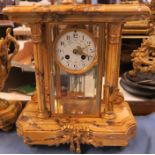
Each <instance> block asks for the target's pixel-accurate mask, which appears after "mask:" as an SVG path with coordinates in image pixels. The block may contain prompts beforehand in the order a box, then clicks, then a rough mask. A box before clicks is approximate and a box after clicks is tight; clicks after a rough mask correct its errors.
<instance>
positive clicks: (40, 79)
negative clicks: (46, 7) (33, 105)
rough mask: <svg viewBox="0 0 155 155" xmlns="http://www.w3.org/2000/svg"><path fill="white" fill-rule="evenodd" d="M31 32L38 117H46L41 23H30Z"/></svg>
mask: <svg viewBox="0 0 155 155" xmlns="http://www.w3.org/2000/svg"><path fill="white" fill-rule="evenodd" d="M30 26H31V33H32V41H33V47H34V60H35V75H36V90H37V97H38V117H40V118H46V117H48V116H49V113H48V110H47V107H46V100H45V82H44V79H45V78H44V64H43V58H44V56H43V55H44V53H43V51H44V50H43V49H42V46H41V44H42V40H41V39H42V31H41V24H40V23H35V24H32V25H30Z"/></svg>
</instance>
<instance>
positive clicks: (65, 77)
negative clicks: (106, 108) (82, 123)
mask: <svg viewBox="0 0 155 155" xmlns="http://www.w3.org/2000/svg"><path fill="white" fill-rule="evenodd" d="M96 68H97V67H94V68H93V69H91V70H90V71H89V72H87V73H85V74H82V75H72V74H67V73H65V72H63V71H62V70H61V71H60V81H59V80H58V78H56V81H55V83H56V87H57V86H60V89H57V92H56V95H55V113H59V114H78V115H79V114H84V115H89V114H91V115H92V114H97V110H96V82H97V79H96Z"/></svg>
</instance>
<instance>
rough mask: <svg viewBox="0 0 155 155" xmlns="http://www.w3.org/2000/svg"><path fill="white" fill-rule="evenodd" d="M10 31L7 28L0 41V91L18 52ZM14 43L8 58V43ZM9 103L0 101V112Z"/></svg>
mask: <svg viewBox="0 0 155 155" xmlns="http://www.w3.org/2000/svg"><path fill="white" fill-rule="evenodd" d="M10 33H11V29H10V28H8V29H7V31H6V37H5V39H4V38H2V39H0V90H2V89H3V87H4V84H5V81H6V79H7V78H8V75H9V72H10V69H11V60H12V59H13V57H14V56H15V55H16V54H17V52H18V50H19V45H18V43H17V41H16V39H15V38H14V37H13V36H11V34H10ZM11 42H12V43H14V46H15V48H14V51H13V54H12V55H11V56H9V47H10V43H11ZM8 105H9V103H8V102H7V101H4V100H2V99H0V110H2V109H5V108H7V107H8Z"/></svg>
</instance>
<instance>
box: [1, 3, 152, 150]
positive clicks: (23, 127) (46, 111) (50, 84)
mask: <svg viewBox="0 0 155 155" xmlns="http://www.w3.org/2000/svg"><path fill="white" fill-rule="evenodd" d="M139 8H140V9H139ZM3 12H4V13H5V14H7V15H9V16H10V17H11V19H12V20H14V21H18V22H21V23H28V24H29V25H30V26H31V32H32V40H33V43H34V58H35V67H36V84H37V95H36V96H35V97H34V98H33V99H32V101H30V102H29V103H27V105H26V107H25V108H24V110H23V111H22V113H21V115H20V117H19V118H18V120H17V133H18V135H20V136H23V137H24V142H25V143H26V144H29V145H36V144H37V145H59V144H65V143H68V144H70V149H71V150H73V151H76V152H77V153H80V151H81V150H80V144H81V143H82V144H91V145H93V146H95V147H102V146H126V145H127V144H128V141H129V140H130V139H131V138H132V137H133V136H134V135H135V130H136V122H135V119H134V117H133V115H132V113H131V110H130V108H129V106H128V104H127V103H126V102H125V101H124V98H123V95H122V94H121V93H120V92H119V89H118V76H119V65H120V47H121V29H122V23H123V22H124V21H126V20H133V19H135V20H136V19H139V18H147V17H149V15H150V12H149V8H148V7H146V6H143V5H138V4H136V5H130V4H129V5H108V6H107V5H97V6H95V5H80V7H79V5H65V6H64V5H58V6H48V7H43V6H29V7H22V6H17V7H9V8H6V9H4V10H3ZM129 12H130V13H129ZM73 24H74V25H87V26H88V27H87V30H88V31H89V32H91V33H92V34H94V35H95V36H97V38H98V40H97V55H98V57H97V66H98V70H97V74H96V77H95V78H96V79H97V80H96V81H97V84H96V101H97V102H96V101H95V109H96V112H95V114H91V113H86V115H85V114H79V113H75V114H73V113H68V112H70V111H71V110H72V107H69V108H68V109H67V112H66V113H65V112H64V111H63V112H57V111H56V110H55V109H57V110H58V109H59V108H57V107H60V106H55V97H57V98H60V99H61V100H62V101H66V100H64V99H63V98H62V94H61V90H60V89H61V87H60V86H61V82H60V79H61V76H60V75H61V72H60V68H59V66H58V65H57V64H56V59H55V51H54V50H53V49H54V48H53V45H54V41H55V39H56V37H57V36H58V35H59V32H60V28H61V26H60V25H62V26H63V25H65V26H66V25H73ZM94 28H97V31H94ZM96 32H97V34H96ZM102 81H104V82H102ZM90 82H91V81H90ZM76 97H77V96H76ZM69 99H72V98H69ZM76 99H77V100H78V104H77V105H76V107H77V108H78V109H80V111H83V110H84V109H85V108H84V107H83V105H82V101H80V98H76ZM86 99H87V98H86ZM73 103H74V102H73ZM56 105H58V104H56ZM73 107H75V105H74V104H73ZM88 107H89V108H90V109H91V108H92V111H93V110H94V109H93V108H94V107H93V106H90V105H89V104H86V108H88ZM64 108H65V107H64ZM64 108H63V109H64ZM66 108H67V107H66ZM60 109H62V108H60ZM60 111H61V110H60Z"/></svg>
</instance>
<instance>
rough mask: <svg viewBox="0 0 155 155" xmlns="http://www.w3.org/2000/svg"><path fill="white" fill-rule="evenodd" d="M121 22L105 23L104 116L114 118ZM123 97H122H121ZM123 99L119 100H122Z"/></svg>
mask: <svg viewBox="0 0 155 155" xmlns="http://www.w3.org/2000/svg"><path fill="white" fill-rule="evenodd" d="M121 28H122V23H121V22H120V23H119V22H117V23H109V24H107V25H106V40H107V43H106V46H107V48H106V56H105V57H106V62H105V70H106V71H105V85H104V103H105V111H104V117H105V118H107V119H114V118H115V114H114V110H113V106H114V104H115V102H116V99H117V96H118V95H119V90H118V80H119V68H120V54H121V53H120V47H121ZM122 98H123V97H122ZM122 101H123V100H120V102H122Z"/></svg>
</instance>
